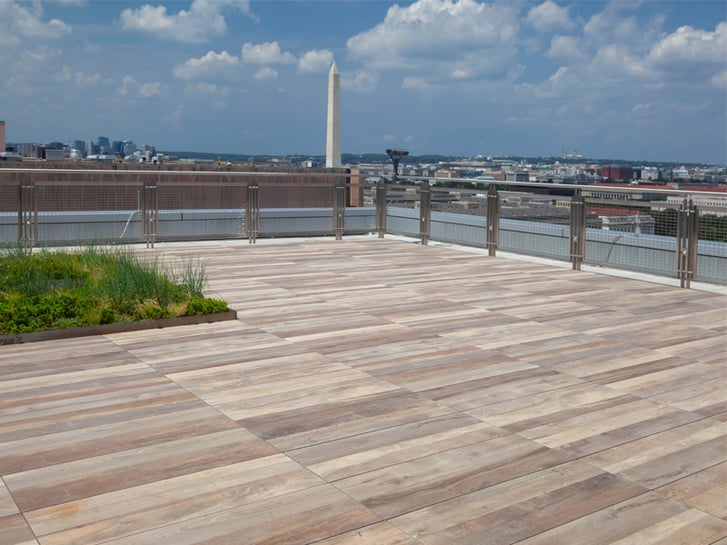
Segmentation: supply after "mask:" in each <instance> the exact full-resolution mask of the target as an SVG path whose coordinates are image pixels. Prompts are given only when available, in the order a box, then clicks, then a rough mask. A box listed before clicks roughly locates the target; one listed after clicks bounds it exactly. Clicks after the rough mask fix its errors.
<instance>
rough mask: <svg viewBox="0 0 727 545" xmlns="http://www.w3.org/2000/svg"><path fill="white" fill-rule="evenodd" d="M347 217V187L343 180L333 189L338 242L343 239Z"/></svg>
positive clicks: (334, 219)
mask: <svg viewBox="0 0 727 545" xmlns="http://www.w3.org/2000/svg"><path fill="white" fill-rule="evenodd" d="M345 215H346V186H345V184H344V182H343V181H342V180H338V181H336V186H335V187H334V188H333V234H334V235H336V240H342V239H343V231H344V221H345Z"/></svg>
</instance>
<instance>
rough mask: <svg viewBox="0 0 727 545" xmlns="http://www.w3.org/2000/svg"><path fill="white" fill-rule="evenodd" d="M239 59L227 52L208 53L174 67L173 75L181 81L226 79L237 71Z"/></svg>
mask: <svg viewBox="0 0 727 545" xmlns="http://www.w3.org/2000/svg"><path fill="white" fill-rule="evenodd" d="M238 66H239V59H238V58H237V57H235V56H234V55H230V54H229V53H228V52H227V51H222V52H220V53H215V52H214V51H208V52H207V54H206V55H204V56H202V57H195V58H191V59H187V60H186V61H184V63H183V64H180V65H177V66H175V67H174V70H173V72H172V73H173V74H174V76H175V77H177V78H179V79H186V80H191V79H217V78H222V79H224V78H226V77H228V76H229V75H230V73H233V72H235V71H236V70H237V68H238Z"/></svg>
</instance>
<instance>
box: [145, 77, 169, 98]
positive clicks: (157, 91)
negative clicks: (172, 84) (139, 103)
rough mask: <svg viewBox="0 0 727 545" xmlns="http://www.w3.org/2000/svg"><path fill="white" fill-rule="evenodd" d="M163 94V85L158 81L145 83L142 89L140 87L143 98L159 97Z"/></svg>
mask: <svg viewBox="0 0 727 545" xmlns="http://www.w3.org/2000/svg"><path fill="white" fill-rule="evenodd" d="M162 94H163V90H162V84H161V83H160V82H158V81H154V82H149V83H143V84H142V85H141V87H139V96H140V97H143V98H149V97H157V96H161V95H162Z"/></svg>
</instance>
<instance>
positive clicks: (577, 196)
mask: <svg viewBox="0 0 727 545" xmlns="http://www.w3.org/2000/svg"><path fill="white" fill-rule="evenodd" d="M585 256H586V203H585V201H584V200H583V194H582V193H581V190H580V189H576V190H575V191H574V193H573V198H572V199H571V203H570V260H571V263H572V264H573V270H574V271H580V270H581V263H583V260H584V259H585Z"/></svg>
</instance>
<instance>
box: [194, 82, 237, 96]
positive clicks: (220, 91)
mask: <svg viewBox="0 0 727 545" xmlns="http://www.w3.org/2000/svg"><path fill="white" fill-rule="evenodd" d="M195 89H197V91H199V92H200V93H202V94H205V95H227V94H229V93H230V91H231V89H230V87H229V86H228V85H218V84H216V83H208V82H206V81H201V82H199V83H197V85H195Z"/></svg>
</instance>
